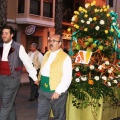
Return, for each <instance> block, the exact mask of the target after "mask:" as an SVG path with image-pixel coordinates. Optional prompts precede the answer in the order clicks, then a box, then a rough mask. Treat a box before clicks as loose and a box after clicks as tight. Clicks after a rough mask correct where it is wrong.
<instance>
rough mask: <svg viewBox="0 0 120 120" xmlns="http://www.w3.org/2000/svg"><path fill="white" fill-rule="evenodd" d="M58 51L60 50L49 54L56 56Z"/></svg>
mask: <svg viewBox="0 0 120 120" xmlns="http://www.w3.org/2000/svg"><path fill="white" fill-rule="evenodd" d="M60 50H61V49H59V50H56V51H54V52H51V55H56V54H57V53H58V52H59V51H60Z"/></svg>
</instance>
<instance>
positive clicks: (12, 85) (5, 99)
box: [0, 75, 20, 120]
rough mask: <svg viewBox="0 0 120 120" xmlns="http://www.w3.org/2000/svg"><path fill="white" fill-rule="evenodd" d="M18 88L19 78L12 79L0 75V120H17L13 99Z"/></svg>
mask: <svg viewBox="0 0 120 120" xmlns="http://www.w3.org/2000/svg"><path fill="white" fill-rule="evenodd" d="M19 86H20V76H19V77H17V78H15V79H12V78H11V77H10V76H6V75H0V99H1V100H2V106H1V108H0V120H17V116H16V110H15V103H14V101H15V98H16V94H17V92H18V89H19Z"/></svg>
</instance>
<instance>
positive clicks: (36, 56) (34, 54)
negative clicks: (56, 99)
mask: <svg viewBox="0 0 120 120" xmlns="http://www.w3.org/2000/svg"><path fill="white" fill-rule="evenodd" d="M37 47H38V46H37V44H36V43H32V44H31V46H30V52H29V53H28V55H29V57H30V58H31V60H32V63H33V66H34V67H35V69H36V70H37V75H38V73H39V71H40V66H41V62H42V59H43V55H42V54H41V53H40V52H39V51H38V50H37ZM29 80H30V88H31V92H30V99H29V101H34V100H35V98H37V97H38V86H37V85H36V84H34V80H33V79H32V78H31V77H29Z"/></svg>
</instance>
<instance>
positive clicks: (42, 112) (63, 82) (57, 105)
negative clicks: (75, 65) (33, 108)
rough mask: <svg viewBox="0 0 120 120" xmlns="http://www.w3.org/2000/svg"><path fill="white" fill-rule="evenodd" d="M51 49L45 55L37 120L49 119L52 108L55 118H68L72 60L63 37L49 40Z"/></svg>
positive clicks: (59, 119)
mask: <svg viewBox="0 0 120 120" xmlns="http://www.w3.org/2000/svg"><path fill="white" fill-rule="evenodd" d="M48 42H49V47H50V50H49V51H48V52H46V54H45V55H44V57H43V61H42V64H41V71H40V74H41V76H40V89H39V98H38V110H37V118H36V120H48V118H49V113H50V109H52V111H53V115H54V119H55V120H66V100H67V93H68V92H67V90H68V88H69V86H70V84H71V80H72V62H71V58H70V57H69V55H68V54H66V53H65V52H64V51H63V50H62V49H61V46H62V37H61V36H60V35H53V36H51V37H50V39H49V40H48Z"/></svg>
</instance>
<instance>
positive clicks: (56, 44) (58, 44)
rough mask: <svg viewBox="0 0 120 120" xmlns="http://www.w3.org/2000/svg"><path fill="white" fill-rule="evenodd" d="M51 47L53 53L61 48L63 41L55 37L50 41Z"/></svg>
mask: <svg viewBox="0 0 120 120" xmlns="http://www.w3.org/2000/svg"><path fill="white" fill-rule="evenodd" d="M48 42H49V47H50V50H51V51H52V52H54V51H56V50H58V49H60V47H61V44H62V43H61V41H60V40H59V36H57V35H53V36H52V37H51V38H50V39H49V40H48Z"/></svg>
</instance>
